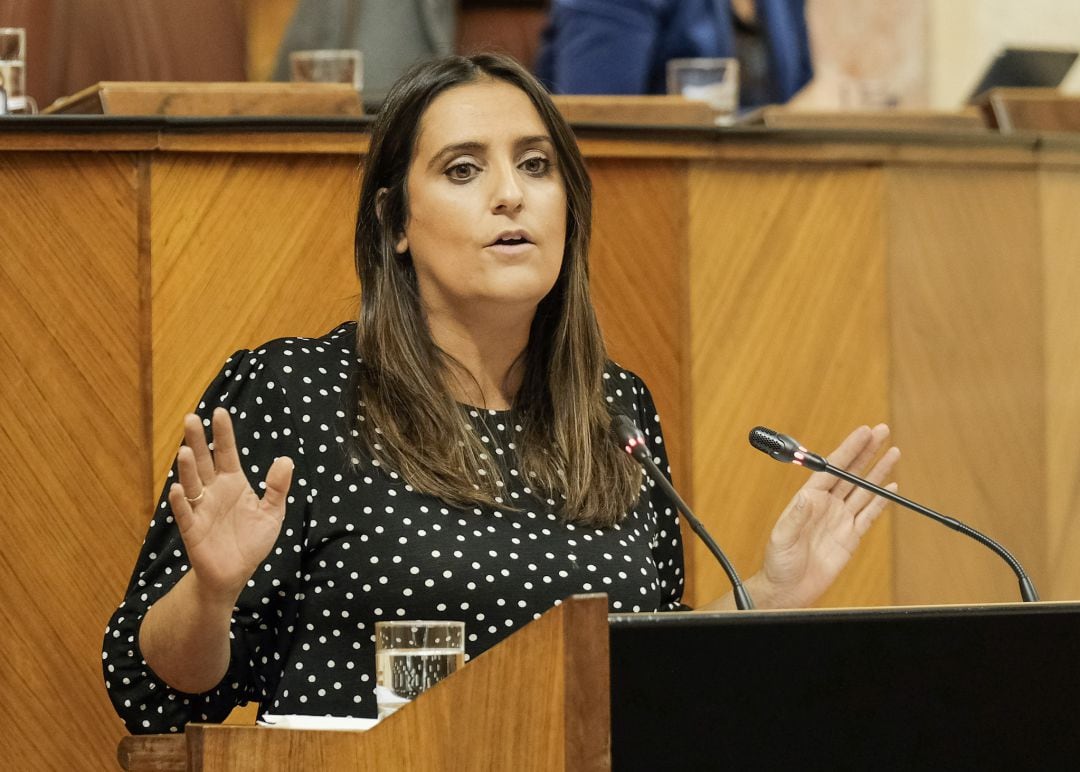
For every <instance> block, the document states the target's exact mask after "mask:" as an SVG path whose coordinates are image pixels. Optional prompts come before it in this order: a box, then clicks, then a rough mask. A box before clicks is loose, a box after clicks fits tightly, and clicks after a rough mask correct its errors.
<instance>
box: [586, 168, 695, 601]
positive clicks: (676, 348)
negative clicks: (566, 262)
mask: <svg viewBox="0 0 1080 772" xmlns="http://www.w3.org/2000/svg"><path fill="white" fill-rule="evenodd" d="M589 175H590V176H591V177H592V182H593V233H592V249H591V250H590V263H589V268H590V285H591V290H592V297H593V304H594V305H595V306H596V314H597V317H598V318H599V320H600V326H601V328H602V329H603V331H604V341H605V343H606V344H607V348H608V356H610V357H611V358H612V359H613V360H614V361H615V362H618V363H619V364H620V365H622V366H623V367H626V368H629V369H630V370H633V371H634V372H636V373H637V374H638V375H640V376H641V378H642V379H643V380H644V381H645V383H646V384H647V385H648V387H649V391H650V392H651V393H652V395H653V399H654V400H655V402H656V409H657V411H658V413H659V415H660V420H661V422H662V425H663V427H664V441H665V442H666V443H667V451H668V461H669V462H670V464H671V470H672V476H673V479H674V481H675V486H676V487H677V488H678V490H679V492H680V493H681V494H682V496H683V497H684V498H685V499H686V500H687V501H688V502H690V505H691V506H694V505H693V500H694V498H693V490H692V486H691V481H692V475H691V460H690V442H689V437H690V432H689V425H688V423H687V412H686V399H685V394H686V388H685V387H686V383H687V381H686V375H687V366H688V360H687V354H688V352H687V342H688V338H687V334H686V332H687V327H686V321H687V316H686V270H685V268H686V248H687V238H686V224H687V221H688V217H687V210H686V206H687V201H686V182H687V164H686V162H685V161H674V160H670V159H665V160H651V161H646V160H640V159H639V160H632V161H631V160H628V159H625V158H618V159H600V158H595V159H591V160H590V162H589ZM657 202H662V204H661V205H657ZM696 538H697V537H696V536H694V534H693V532H692V531H690V530H689V529H688V528H686V527H684V528H683V539H684V541H685V542H686V543H687V544H689V543H690V542H691V541H693V540H694V539H696ZM684 552H685V566H684V571H685V576H686V578H687V585H686V596H687V597H690V596H691V595H693V594H694V582H695V581H696V578H697V571H696V570H695V568H694V553H693V552H691V551H690V550H685V551H684Z"/></svg>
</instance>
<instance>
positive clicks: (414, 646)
mask: <svg viewBox="0 0 1080 772" xmlns="http://www.w3.org/2000/svg"><path fill="white" fill-rule="evenodd" d="M464 662H465V623H464V622H441V621H433V622H428V621H400V622H376V623H375V698H376V702H377V703H378V705H379V718H385V717H386V716H389V715H390V714H391V713H393V712H394V711H395V710H397V709H398V708H400V707H401V706H402V705H404V704H406V703H407V702H409V701H411V700H414V699H416V697H417V696H419V695H420V694H422V693H423V692H425V691H427V690H428V689H430V688H431V687H432V686H434V685H435V684H437V683H438V682H439V681H441V680H442V679H444V678H446V677H447V676H448V675H450V674H451V673H453V672H454V671H455V670H457V669H458V668H459V667H461V666H462V665H463V664H464Z"/></svg>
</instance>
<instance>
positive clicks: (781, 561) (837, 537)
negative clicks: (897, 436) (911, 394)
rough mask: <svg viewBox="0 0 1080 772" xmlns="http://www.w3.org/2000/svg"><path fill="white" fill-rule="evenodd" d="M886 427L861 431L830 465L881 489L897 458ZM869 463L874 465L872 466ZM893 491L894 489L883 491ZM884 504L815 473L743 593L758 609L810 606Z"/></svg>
mask: <svg viewBox="0 0 1080 772" xmlns="http://www.w3.org/2000/svg"><path fill="white" fill-rule="evenodd" d="M888 439H889V427H888V426H886V425H885V424H879V425H877V426H875V427H874V428H873V429H871V428H869V427H867V426H860V427H859V428H858V429H856V430H855V431H853V432H852V433H851V434H849V435H848V437H847V439H845V440H844V441H843V442H842V443H840V446H839V447H838V448H837V449H836V450H834V451H833V452H832V453H830V454H829V456H828V459H829V463H830V464H832V465H833V466H836V467H839V468H841V469H846V470H848V471H851V472H853V473H854V474H862V473H863V472H864V470H866V469H868V468H869V470H870V471H869V472H868V473H866V475H865V476H866V479H868V480H869V481H870V482H873V483H876V484H877V485H883V484H884V481H885V479H886V478H887V477H888V476H889V474H890V472H891V471H892V469H893V466H895V465H896V462H897V461H898V460H899V459H900V451H899V450H898V449H897V448H895V447H890V448H889V449H888V450H886V451H885V453H883V454H882V455H881V457H880V458H878V460H877V462H876V463H873V462H874V459H875V457H877V455H878V453H879V452H880V451H881V449H882V448H883V447H885V445H886V442H887V441H888ZM871 463H873V466H872V467H871ZM885 487H886V488H888V489H889V490H896V484H895V483H890V484H889V485H887V486H885ZM887 503H888V502H887V501H886V500H885V499H883V498H881V497H880V496H875V495H874V494H871V493H869V492H868V491H865V490H863V489H862V488H857V487H855V486H853V485H852V484H851V483H848V482H845V481H843V480H841V479H839V478H837V477H833V476H832V475H829V474H826V473H825V472H815V473H814V474H813V475H811V476H810V479H809V480H807V482H806V484H805V485H803V487H802V488H800V489H799V492H798V493H796V494H795V497H794V498H793V499H792V500H791V503H790V504H788V506H787V508H786V509H785V510H784V511H783V512H782V513H781V515H780V517H779V519H778V520H777V521H776V525H775V526H773V530H772V535H771V536H770V538H769V545H768V547H767V548H766V550H765V564H764V566H763V567H762V569H761V571H760V572H759V573H758V574H756V575H755V576H753V577H751V578H750V579H749V580H748V581H747V586H748V587H747V589H748V590H749V591H750V593H751V595H752V596H753V598H754V600H755V601H756V602H757V603H758V605H759V607H761V608H797V607H804V606H809V605H810V604H811V603H813V602H814V601H816V600H817V599H818V598H819V597H820V596H821V595H822V593H824V592H825V590H827V589H828V588H829V586H830V585H831V584H832V583H833V580H834V579H836V576H837V574H839V573H840V571H841V569H843V568H844V566H846V565H847V563H848V561H849V560H850V559H851V556H852V555H853V554H854V553H855V549H856V547H858V546H859V541H860V540H861V539H862V537H863V535H864V534H865V533H866V532H867V530H869V528H870V525H871V524H872V523H873V522H874V520H875V519H876V518H877V516H878V515H880V514H881V511H882V510H883V509H884V508H885V505H886V504H887Z"/></svg>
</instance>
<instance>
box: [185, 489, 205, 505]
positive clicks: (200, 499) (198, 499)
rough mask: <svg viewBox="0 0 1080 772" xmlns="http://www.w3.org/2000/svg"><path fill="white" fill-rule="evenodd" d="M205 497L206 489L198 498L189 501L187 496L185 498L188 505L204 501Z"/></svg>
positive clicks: (200, 492)
mask: <svg viewBox="0 0 1080 772" xmlns="http://www.w3.org/2000/svg"><path fill="white" fill-rule="evenodd" d="M205 495H206V488H205V487H204V488H203V489H202V490H201V491H199V495H198V496H196V497H195V498H193V499H189V498H188V497H187V496H184V501H186V502H187V503H188V504H194V503H195V502H197V501H202V497H203V496H205Z"/></svg>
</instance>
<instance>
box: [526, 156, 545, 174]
mask: <svg viewBox="0 0 1080 772" xmlns="http://www.w3.org/2000/svg"><path fill="white" fill-rule="evenodd" d="M521 168H522V169H524V170H525V171H526V172H527V173H528V174H545V173H547V171H548V169H550V168H551V161H549V160H548V159H546V158H544V157H543V156H539V155H536V156H532V157H531V158H526V159H525V160H524V161H522V162H521Z"/></svg>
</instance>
